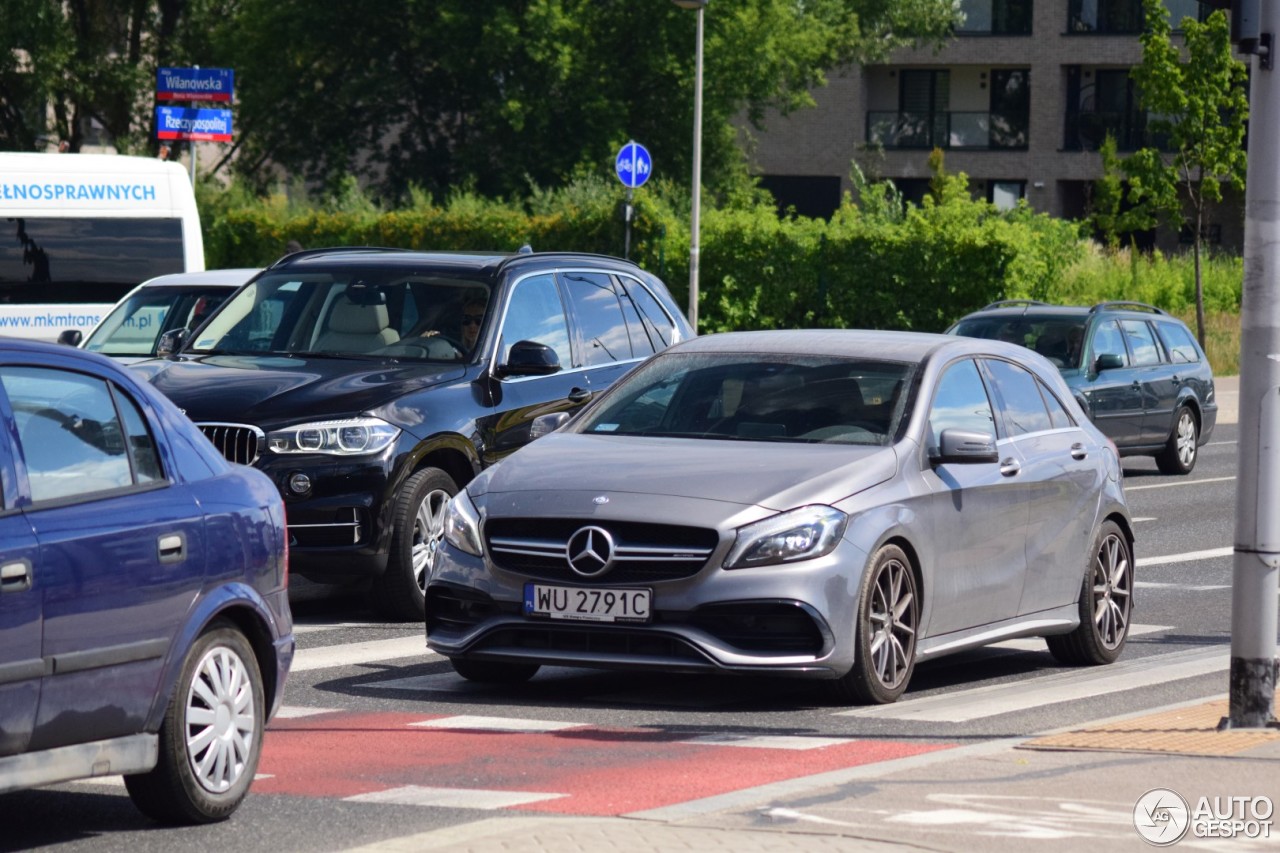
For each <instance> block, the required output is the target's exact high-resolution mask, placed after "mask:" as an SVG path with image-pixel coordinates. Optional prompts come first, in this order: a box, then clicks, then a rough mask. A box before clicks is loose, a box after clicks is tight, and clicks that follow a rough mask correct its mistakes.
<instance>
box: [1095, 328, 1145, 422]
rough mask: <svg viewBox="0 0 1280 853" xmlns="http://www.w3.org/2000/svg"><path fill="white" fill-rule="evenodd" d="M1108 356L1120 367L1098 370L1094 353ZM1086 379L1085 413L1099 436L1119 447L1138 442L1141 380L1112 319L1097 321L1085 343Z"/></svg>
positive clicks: (1142, 407) (1141, 407)
mask: <svg viewBox="0 0 1280 853" xmlns="http://www.w3.org/2000/svg"><path fill="white" fill-rule="evenodd" d="M1100 355H1112V356H1117V357H1119V359H1120V362H1121V366H1120V367H1108V368H1106V369H1104V370H1098V367H1097V364H1098V356H1100ZM1085 370H1086V380H1087V381H1086V382H1084V383H1083V384H1082V385H1081V386H1080V389H1081V391H1082V392H1083V393H1084V396H1085V399H1086V400H1087V401H1088V403H1089V416H1090V417H1091V418H1093V423H1094V425H1095V426H1097V427H1098V429H1100V430H1102V433H1103V435H1105V436H1106V437H1107V438H1109V439H1111V440H1112V441H1114V442H1115V443H1116V444H1117V445H1118V446H1120V447H1128V446H1131V445H1134V444H1140V443H1141V441H1142V418H1143V410H1144V402H1143V397H1142V383H1141V382H1140V381H1138V377H1137V375H1136V374H1137V372H1138V371H1137V370H1135V368H1134V367H1133V363H1132V359H1131V358H1130V356H1129V351H1128V348H1127V347H1126V346H1125V341H1124V334H1123V333H1122V332H1121V331H1120V327H1119V326H1118V325H1117V324H1116V321H1115V320H1112V319H1106V320H1102V321H1100V322H1099V323H1098V325H1097V326H1096V327H1095V328H1094V331H1093V339H1092V340H1091V341H1090V343H1089V363H1088V364H1087V365H1086V366H1085Z"/></svg>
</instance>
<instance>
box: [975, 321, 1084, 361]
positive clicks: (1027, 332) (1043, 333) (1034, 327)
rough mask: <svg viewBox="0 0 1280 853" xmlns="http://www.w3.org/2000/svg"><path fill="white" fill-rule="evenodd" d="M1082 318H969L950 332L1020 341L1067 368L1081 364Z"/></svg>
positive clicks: (988, 338)
mask: <svg viewBox="0 0 1280 853" xmlns="http://www.w3.org/2000/svg"><path fill="white" fill-rule="evenodd" d="M1085 319H1086V318H1085V317H1084V316H1080V317H1070V316H1063V315H1049V316H1037V315H1035V314H1017V315H1013V316H1010V315H1004V316H990V317H969V318H967V319H964V320H961V321H960V322H959V323H957V324H956V325H955V328H953V329H952V330H951V334H953V335H964V336H965V337H967V338H986V339H987V340H998V341H1008V342H1009V343H1014V344H1021V345H1022V346H1024V347H1026V348H1027V349H1030V350H1035V351H1036V352H1038V353H1040V354H1041V355H1042V356H1044V357H1045V358H1047V359H1049V361H1051V362H1053V364H1054V366H1055V367H1061V368H1066V369H1070V368H1078V367H1079V366H1080V357H1081V355H1083V353H1082V352H1081V341H1082V340H1083V339H1084V326H1085Z"/></svg>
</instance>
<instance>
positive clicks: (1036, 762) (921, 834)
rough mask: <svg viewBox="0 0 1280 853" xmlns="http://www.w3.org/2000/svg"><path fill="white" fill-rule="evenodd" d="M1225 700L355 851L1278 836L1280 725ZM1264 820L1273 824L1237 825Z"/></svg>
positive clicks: (1141, 844)
mask: <svg viewBox="0 0 1280 853" xmlns="http://www.w3.org/2000/svg"><path fill="white" fill-rule="evenodd" d="M1226 713H1227V703H1226V699H1225V698H1223V699H1219V700H1213V701H1208V702H1205V701H1200V702H1194V703H1188V704H1184V705H1180V706H1175V707H1171V708H1166V709H1163V710H1160V711H1156V712H1153V713H1145V714H1141V715H1136V716H1129V717H1124V718H1118V719H1115V720H1110V721H1105V722H1102V723H1097V724H1092V725H1088V726H1083V727H1079V728H1073V729H1070V730H1064V731H1061V732H1055V733H1051V734H1047V735H1044V736H1041V737H1035V738H1030V739H1011V740H1000V741H994V742H987V743H982V744H976V745H973V746H962V747H957V748H954V749H949V750H942V751H939V752H933V753H928V754H925V755H919V756H915V757H912V758H905V759H901V760H897V761H889V762H884V763H881V764H872V765H864V766H861V767H856V768H850V769H848V770H841V771H833V772H830V773H824V774H821V775H819V776H811V777H808V778H803V779H794V780H790V781H786V782H780V783H775V784H772V785H767V786H763V787H760V788H754V789H749V790H745V791H739V792H735V793H732V794H727V795H724V796H720V797H713V798H711V799H709V800H702V801H695V802H691V803H683V804H680V805H675V806H670V807H667V808H661V809H655V810H652V811H648V812H641V813H636V814H631V815H624V816H622V817H616V818H598V817H525V816H519V817H517V816H511V817H500V818H493V819H489V820H483V821H478V822H476V823H470V824H466V825H462V826H456V827H451V828H447V829H441V830H436V831H433V832H428V833H422V834H419V835H414V836H408V837H405V838H400V839H393V840H388V841H386V842H383V843H380V844H375V845H370V846H368V847H362V848H358V849H359V850H361V851H383V853H387V852H388V851H392V852H393V853H401V851H403V853H408V851H417V850H432V851H448V853H488V851H525V850H531V851H532V850H536V851H548V853H570V851H573V852H574V853H577V851H590V853H599V851H612V850H617V851H627V853H633V852H634V853H638V852H639V851H672V850H679V851H734V852H735V853H757V851H759V853H775V851H776V853H784V851H785V853H792V851H794V853H800V851H804V853H808V852H809V851H828V850H831V851H836V850H840V851H866V852H867V853H889V851H897V853H902V851H913V850H921V851H924V850H927V851H957V853H960V851H966V853H967V851H973V850H982V851H984V853H1023V851H1026V850H1029V849H1034V850H1037V851H1040V850H1045V851H1055V853H1056V851H1063V853H1066V851H1076V850H1082V849H1086V848H1087V849H1088V850H1089V851H1090V853H1108V851H1129V850H1147V849H1151V848H1150V846H1149V845H1148V844H1147V843H1146V842H1145V841H1144V840H1143V839H1142V837H1140V836H1139V834H1138V830H1137V828H1136V827H1135V820H1142V821H1143V822H1144V823H1145V824H1146V828H1147V830H1148V831H1149V832H1151V833H1154V834H1159V833H1162V832H1163V833H1171V832H1173V831H1174V829H1173V827H1174V826H1175V825H1176V821H1177V820H1179V819H1181V820H1182V821H1183V823H1184V824H1185V823H1186V822H1187V821H1188V820H1190V823H1191V827H1190V829H1189V831H1188V832H1187V834H1186V837H1185V838H1183V839H1182V841H1180V842H1178V845H1179V846H1185V847H1187V848H1189V849H1191V848H1199V849H1213V850H1233V851H1236V850H1238V851H1250V850H1265V849H1271V850H1274V849H1276V846H1277V845H1278V844H1280V825H1277V824H1280V815H1276V814H1273V813H1272V812H1273V811H1274V804H1275V803H1277V802H1280V730H1268V731H1260V730H1236V731H1224V732H1219V731H1217V730H1216V729H1217V725H1218V721H1219V720H1220V719H1221V717H1222V716H1224V715H1225V714H1226ZM1156 788H1162V789H1167V792H1172V793H1173V794H1176V795H1178V797H1181V800H1179V799H1178V798H1177V797H1175V796H1171V795H1170V793H1167V792H1166V793H1156V794H1153V795H1152V796H1151V797H1144V795H1145V794H1148V792H1151V791H1152V789H1156ZM1202 797H1205V798H1208V800H1207V803H1208V808H1210V809H1214V808H1217V809H1218V814H1217V816H1218V817H1220V818H1230V817H1232V815H1231V814H1229V813H1228V811H1226V810H1231V809H1234V812H1235V815H1234V816H1235V817H1240V818H1242V820H1241V822H1239V823H1238V824H1231V823H1230V822H1229V821H1218V822H1216V823H1213V822H1211V821H1209V822H1206V821H1203V820H1197V819H1195V818H1196V816H1195V812H1196V809H1197V807H1198V806H1199V805H1200V798H1202ZM1261 797H1267V798H1269V801H1268V800H1262V799H1260V798H1261ZM1231 798H1238V799H1237V800H1235V801H1233V800H1232V799H1231ZM1140 799H1141V800H1142V801H1143V802H1142V806H1141V807H1139V800H1140ZM1180 802H1181V803H1185V806H1183V807H1182V808H1183V810H1182V811H1181V813H1179V811H1178V803H1180ZM1154 806H1159V808H1155V807H1154ZM1251 810H1252V811H1251ZM1135 813H1136V814H1137V815H1138V817H1136V818H1135ZM1170 813H1172V818H1170V819H1169V820H1166V817H1168V815H1169V814H1170ZM1152 816H1154V818H1153V817H1152ZM1211 816H1212V815H1211ZM1170 820H1171V821H1173V822H1174V823H1170ZM1206 829H1208V830H1209V831H1212V832H1217V833H1219V834H1222V833H1225V832H1229V831H1232V830H1233V829H1234V831H1235V832H1236V833H1237V834H1238V836H1239V837H1235V838H1224V837H1202V836H1203V833H1204V831H1205V830H1206ZM1267 831H1269V832H1270V835H1269V837H1257V838H1247V837H1244V835H1243V833H1252V834H1254V835H1258V836H1262V833H1263V832H1267ZM1166 843H1167V841H1166Z"/></svg>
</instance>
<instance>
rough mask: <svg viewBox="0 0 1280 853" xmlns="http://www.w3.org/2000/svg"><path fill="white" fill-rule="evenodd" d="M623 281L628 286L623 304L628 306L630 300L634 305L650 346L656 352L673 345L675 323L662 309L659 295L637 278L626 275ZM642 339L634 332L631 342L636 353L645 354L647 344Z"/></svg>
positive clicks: (645, 338) (625, 286) (632, 305)
mask: <svg viewBox="0 0 1280 853" xmlns="http://www.w3.org/2000/svg"><path fill="white" fill-rule="evenodd" d="M621 281H622V285H623V287H624V288H626V296H627V298H626V299H624V300H623V305H624V306H627V303H628V301H629V302H630V306H631V307H634V309H635V312H636V316H637V317H638V318H639V321H640V325H641V326H642V327H643V332H644V340H647V341H648V346H649V347H652V348H653V351H654V352H657V351H659V350H663V349H666V348H667V347H669V346H671V341H672V340H673V339H674V338H675V324H674V323H672V322H671V318H670V317H668V316H667V312H666V311H663V310H662V304H661V303H660V302H658V300H657V297H655V296H654V295H653V294H652V293H650V292H649V289H648V288H647V287H645V286H644V285H643V284H641V283H640V282H638V281H636V280H635V279H632V278H625V277H624V278H622V279H621ZM640 341H641V338H640V336H639V335H636V334H632V336H631V344H632V346H633V347H635V350H636V355H645V354H646V352H645V345H644V344H643V343H641V342H640Z"/></svg>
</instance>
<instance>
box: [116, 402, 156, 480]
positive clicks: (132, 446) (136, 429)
mask: <svg viewBox="0 0 1280 853" xmlns="http://www.w3.org/2000/svg"><path fill="white" fill-rule="evenodd" d="M113 387H114V386H113ZM115 394H116V406H117V408H119V410H120V418H121V419H122V420H123V421H124V435H125V439H126V441H127V442H128V444H129V456H130V457H131V458H132V459H133V476H134V480H135V481H136V482H138V483H154V482H155V481H157V480H163V479H164V472H163V471H161V469H160V454H159V453H158V452H157V451H156V442H155V439H154V438H152V437H151V430H149V429H148V428H147V421H146V418H144V417H143V416H142V411H141V410H140V409H139V408H138V404H137V403H135V402H134V400H133V398H132V397H130V396H129V395H128V394H126V393H124V392H123V391H121V390H120V389H119V388H118V387H116V388H115Z"/></svg>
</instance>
